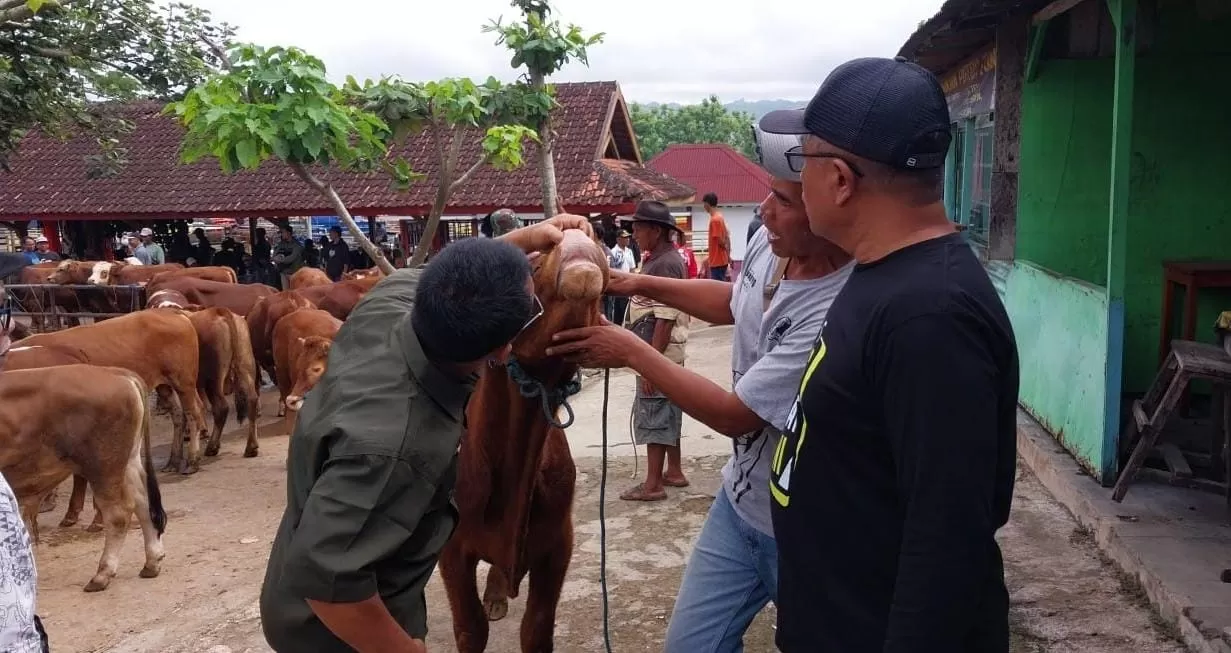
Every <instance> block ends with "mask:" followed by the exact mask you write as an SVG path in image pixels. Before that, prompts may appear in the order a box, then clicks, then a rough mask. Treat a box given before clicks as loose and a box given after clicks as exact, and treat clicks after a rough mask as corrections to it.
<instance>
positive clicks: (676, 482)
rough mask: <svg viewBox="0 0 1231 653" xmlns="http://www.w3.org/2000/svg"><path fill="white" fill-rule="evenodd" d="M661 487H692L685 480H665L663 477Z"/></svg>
mask: <svg viewBox="0 0 1231 653" xmlns="http://www.w3.org/2000/svg"><path fill="white" fill-rule="evenodd" d="M663 485H666V486H667V487H688V486H689V485H692V483H689V482H688V479H686V478H681V479H678V480H677V479H674V478H667V477H666V476H664V477H663Z"/></svg>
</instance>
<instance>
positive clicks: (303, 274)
mask: <svg viewBox="0 0 1231 653" xmlns="http://www.w3.org/2000/svg"><path fill="white" fill-rule="evenodd" d="M331 283H333V280H332V279H330V278H329V275H327V274H325V271H324V270H321V269H319V268H299V269H298V270H296V271H295V274H292V275H291V287H290V288H287V290H299V289H300V288H310V287H312V286H328V285H329V284H331Z"/></svg>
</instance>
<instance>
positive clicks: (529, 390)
mask: <svg viewBox="0 0 1231 653" xmlns="http://www.w3.org/2000/svg"><path fill="white" fill-rule="evenodd" d="M505 367H506V368H507V369H508V370H509V378H510V379H512V380H513V383H516V384H517V391H518V392H520V393H521V396H523V397H525V398H527V399H533V398H535V397H539V398H540V400H541V401H542V405H543V416H544V417H546V418H547V422H548V423H549V424H551V425H552V426H554V427H556V428H561V429H566V428H568V427H570V426H572V425H573V419H574V415H573V407H572V406H570V405H569V403H568V398H569V397H571V396H573V395H575V394H577V393H579V392H581V370H578V371H577V374H576V375H575V376H573V378H571V379H569V380H568V381H566V382H565V383H564V385H561V386H560V387H558V388H551V389H548V388H547V386H546V385H544V384H543V382H542V381H539V380H538V379H536V378H534V377H533V376H531V375H530V373H529V372H527V371H526V368H524V367H522V366H521V363H519V362H518V361H517V358H516V357H514V356H510V357H509V360H508V362H507V363H505ZM556 408H563V409H564V412H565V415H567V417H566V418H565V419H564V421H563V422H560V421H558V420H556V410H555V409H556Z"/></svg>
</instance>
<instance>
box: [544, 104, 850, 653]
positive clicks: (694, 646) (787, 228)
mask: <svg viewBox="0 0 1231 653" xmlns="http://www.w3.org/2000/svg"><path fill="white" fill-rule="evenodd" d="M753 134H754V138H755V139H756V141H757V146H758V147H757V151H758V153H759V154H760V156H761V165H762V167H764V168H765V169H766V170H767V171H769V173H770V175H771V176H772V181H771V184H770V186H771V194H770V196H769V197H768V198H766V199H765V201H764V202H763V203H762V204H761V215H762V219H763V221H764V226H763V227H762V228H761V229H760V230H759V231H758V232H757V234H756V235H755V236H754V237H753V238H752V241H751V242H750V243H749V246H748V253H747V255H746V256H745V259H744V262H743V268H742V270H741V271H740V274H739V276H738V278H736V279H734V280H733V281H732V282H725V281H712V280H708V279H663V278H656V277H646V276H641V275H625V274H621V273H618V272H612V274H611V283H610V284H609V286H608V292H609V293H611V294H613V295H638V296H641V297H646V298H649V299H651V300H653V301H657V302H660V303H662V304H665V305H667V306H671V307H673V308H676V309H678V310H680V311H682V312H684V313H687V314H689V315H692V316H695V317H697V318H698V319H701V320H704V321H706V322H709V323H711V324H734V326H735V329H734V335H733V347H732V356H731V359H732V360H731V368H732V373H733V381H734V383H733V387H734V390H733V391H727V390H725V389H724V388H722V387H721V386H719V385H718V384H716V383H714V382H713V381H711V380H709V379H707V378H705V377H703V376H701V375H699V374H697V373H695V372H692V371H689V370H687V369H685V368H683V367H680V366H679V365H676V364H673V363H672V362H671V361H669V360H667V359H666V358H665V357H663V356H662V355H661V354H659V353H658V352H657V351H655V350H653V349H652V348H650V347H649V346H648V345H645V343H644V342H642V341H641V340H640V339H639V338H637V337H636V336H634V335H632V334H631V333H629V332H627V331H625V330H623V329H620V328H618V327H615V326H602V327H591V328H588V329H576V330H573V331H566V332H563V333H559V334H557V335H556V344H553V346H552V347H551V348H550V349H549V350H548V353H549V354H564V355H568V356H571V357H573V358H574V359H575V360H578V361H580V362H581V363H582V364H584V365H586V366H588V367H631V368H633V369H634V370H636V371H637V373H638V374H639V375H640V376H641V377H643V378H645V379H648V380H649V382H650V383H652V384H653V385H654V387H655V388H656V389H658V391H659V392H661V393H662V394H664V395H666V397H667V398H668V399H670V400H671V401H672V402H673V403H675V404H676V405H678V406H679V407H680V408H681V409H683V411H684V412H686V413H688V414H689V415H691V416H693V417H694V418H695V419H697V420H698V421H700V422H702V423H704V424H706V425H708V426H710V427H711V428H713V429H714V430H716V431H718V432H719V433H722V434H723V435H726V436H728V437H730V438H731V439H732V441H733V446H734V453H733V454H732V456H731V459H730V460H729V461H728V462H727V465H726V467H724V468H723V470H722V475H723V491H722V492H721V493H719V494H718V496H717V497H715V499H714V503H713V505H712V506H711V507H710V512H709V515H708V516H707V517H706V521H705V525H704V527H703V528H702V529H701V534H700V536H699V537H698V540H697V543H696V545H695V546H694V548H693V552H692V555H691V556H690V558H689V560H688V566H687V567H686V568H685V571H684V579H683V582H682V583H681V586H680V592H679V595H678V596H677V597H676V601H675V610H674V611H673V612H672V615H671V623H670V624H669V626H668V629H667V638H666V646H665V651H666V653H692V652H693V651H704V652H705V653H735V652H738V651H742V650H743V644H742V640H743V635H744V631H745V630H747V628H748V624H749V623H751V622H752V619H753V617H755V616H756V614H757V612H759V611H760V610H761V609H762V608H763V607H765V605H766V603H768V602H769V601H772V600H774V598H775V596H776V593H777V586H778V558H777V545H776V543H775V541H774V535H773V533H774V531H773V526H772V523H771V520H770V492H771V490H770V485H769V464H770V458H771V456H772V455H773V446H772V444H773V443H775V442H777V433H778V429H782V428H784V427H785V425H786V421H787V414H788V412H789V411H790V409H791V405H792V403H793V401H794V398H795V391H796V390H797V389H798V387H799V382H800V379H801V378H802V376H803V372H804V366H805V365H806V364H807V361H808V356H809V353H810V352H811V349H812V344H813V343H814V342H815V340H816V336H817V334H818V333H820V329H821V325H822V324H823V323H824V321H825V315H826V312H827V311H828V309H829V305H830V304H831V303H832V302H833V299H834V297H836V296H837V294H838V292H839V291H840V290H841V289H842V286H843V285H844V284H845V282H846V279H847V277H848V276H849V275H850V272H851V269H852V268H853V267H854V264H853V263H852V262H851V258H850V256H848V255H847V254H846V253H845V252H843V251H841V250H840V249H838V248H837V247H836V246H834V245H833V244H832V243H830V242H829V241H827V240H824V239H822V238H818V237H816V236H814V235H812V232H811V231H810V230H809V228H808V217H807V214H806V213H805V212H804V205H803V195H802V190H801V186H800V183H799V173H798V172H796V171H794V170H793V169H792V166H791V162H790V161H788V159H787V156H786V154H787V152H788V151H789V150H791V148H795V147H797V146H798V145H799V140H798V139H797V138H796V137H791V136H786V137H784V136H778V135H774V134H765V133H763V132H760V131H759V130H757V129H755V128H754V131H753Z"/></svg>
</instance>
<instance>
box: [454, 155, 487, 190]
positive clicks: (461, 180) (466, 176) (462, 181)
mask: <svg viewBox="0 0 1231 653" xmlns="http://www.w3.org/2000/svg"><path fill="white" fill-rule="evenodd" d="M487 161H488V159H487V157H483V158H482V159H479V160H478V161H475V162H474V165H472V166H470V168H468V169H467V170H466V172H463V173H462V176H460V177H458V178H457V179H456V180H454V182H453V183H451V184H449V194H450V195H452V194H453V193H456V192H457V190H458V189H459V188H461V187H462V186H464V185H466V182H468V181H470V178H471V177H473V176H474V173H476V172H478V171H479V168H482V167H483V166H484V165H485V164H486V163H487Z"/></svg>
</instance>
